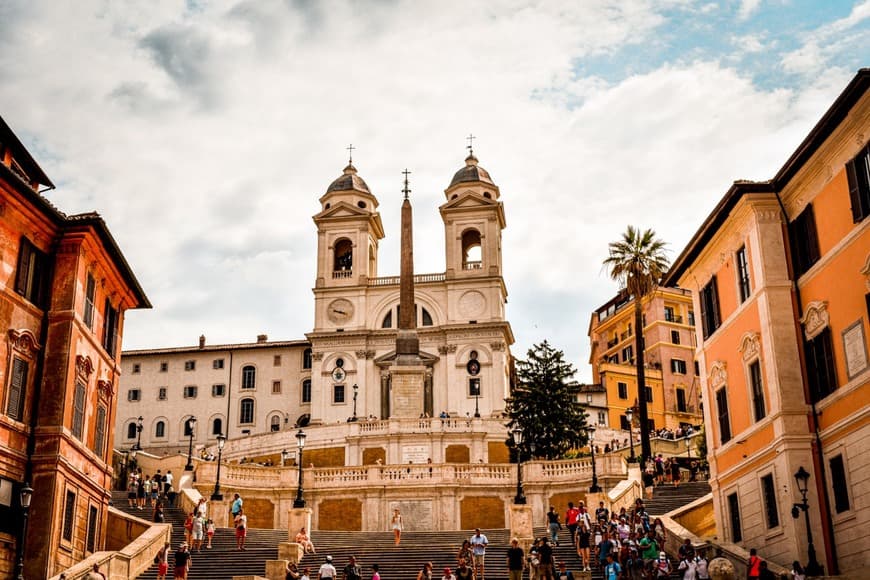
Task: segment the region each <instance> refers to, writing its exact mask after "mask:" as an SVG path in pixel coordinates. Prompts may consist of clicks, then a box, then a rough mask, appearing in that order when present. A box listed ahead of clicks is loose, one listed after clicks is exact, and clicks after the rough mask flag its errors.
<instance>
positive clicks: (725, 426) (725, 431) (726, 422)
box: [716, 387, 731, 445]
mask: <svg viewBox="0 0 870 580" xmlns="http://www.w3.org/2000/svg"><path fill="white" fill-rule="evenodd" d="M716 412H717V413H718V417H719V439H720V441H721V442H722V444H723V445H724V444H725V443H728V442H729V441H731V418H730V417H729V415H728V392H727V390H726V389H725V387H722V388H721V389H719V390H718V391H716Z"/></svg>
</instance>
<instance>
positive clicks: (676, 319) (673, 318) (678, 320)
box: [665, 310, 683, 324]
mask: <svg viewBox="0 0 870 580" xmlns="http://www.w3.org/2000/svg"><path fill="white" fill-rule="evenodd" d="M665 322H673V323H675V324H683V317H682V316H680V315H679V314H674V313H673V312H669V311H667V310H665Z"/></svg>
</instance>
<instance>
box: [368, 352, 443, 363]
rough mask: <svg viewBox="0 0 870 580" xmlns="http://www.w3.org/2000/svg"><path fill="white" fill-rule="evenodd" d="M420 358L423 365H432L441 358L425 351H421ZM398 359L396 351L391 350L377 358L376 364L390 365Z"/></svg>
mask: <svg viewBox="0 0 870 580" xmlns="http://www.w3.org/2000/svg"><path fill="white" fill-rule="evenodd" d="M420 360H421V361H422V362H423V366H427V367H431V366H434V365H435V363H437V362H438V361H439V360H440V357H438V356H436V355H434V354H429V353H428V352H425V351H422V350H421V351H420ZM395 361H396V351H395V350H391V351H390V352H388V353H386V354H382V355H381V356H379V357H377V358H375V364H376V365H378V366H379V367H389V366H390V365H392V364H393V363H394V362H395Z"/></svg>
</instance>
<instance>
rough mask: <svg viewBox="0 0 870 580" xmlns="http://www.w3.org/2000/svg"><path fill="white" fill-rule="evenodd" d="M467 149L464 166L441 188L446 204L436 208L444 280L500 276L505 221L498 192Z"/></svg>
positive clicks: (471, 151)
mask: <svg viewBox="0 0 870 580" xmlns="http://www.w3.org/2000/svg"><path fill="white" fill-rule="evenodd" d="M469 150H470V153H469V155H468V157H466V158H465V167H463V168H462V169H460V170H459V171H457V172H456V174H455V175H454V176H453V180H452V181H451V182H450V185H449V186H448V187H447V189H446V190H444V194H445V195H446V196H447V203H445V204H444V205H442V206H441V207H440V208H439V209H440V211H441V218H442V219H443V220H444V240H445V244H446V247H445V252H446V264H447V279H448V280H449V279H467V278H481V277H490V276H501V275H502V261H501V232H502V230H503V229H504V228H505V225H506V224H505V217H504V207H503V205H502V202H501V201H499V197H500V195H501V194H500V192H499V189H498V186H497V185H496V184H495V183H493V181H492V178H490V176H489V173H488V172H487V171H486V170H485V169H484V168H483V167H481V166H480V165H479V164H478V161H477V157H475V156H474V151H473V150H471V146H469Z"/></svg>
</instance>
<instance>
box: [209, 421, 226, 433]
mask: <svg viewBox="0 0 870 580" xmlns="http://www.w3.org/2000/svg"><path fill="white" fill-rule="evenodd" d="M223 432H224V420H223V419H221V418H220V417H217V418H216V419H214V420H213V421H212V422H211V434H212V435H222V434H223Z"/></svg>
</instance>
